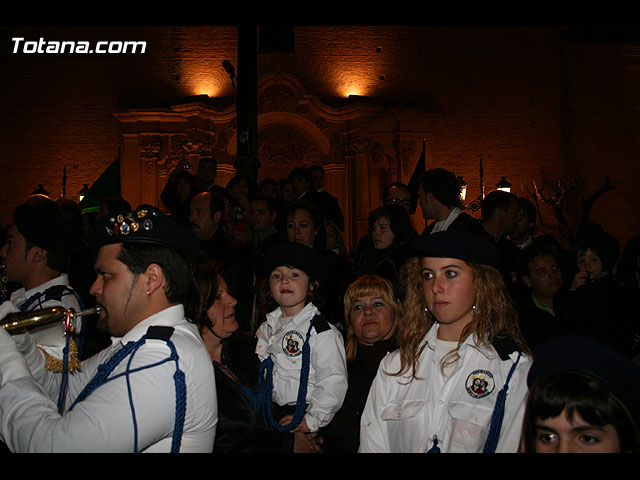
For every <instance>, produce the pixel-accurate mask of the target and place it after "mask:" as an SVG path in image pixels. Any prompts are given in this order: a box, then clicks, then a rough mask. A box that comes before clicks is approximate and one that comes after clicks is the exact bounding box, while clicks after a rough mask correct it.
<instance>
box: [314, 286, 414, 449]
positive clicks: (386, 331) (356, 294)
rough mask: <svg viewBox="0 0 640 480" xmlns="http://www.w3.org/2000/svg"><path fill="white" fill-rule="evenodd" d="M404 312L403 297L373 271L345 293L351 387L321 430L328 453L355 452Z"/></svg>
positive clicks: (348, 370)
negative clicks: (362, 418) (362, 421)
mask: <svg viewBox="0 0 640 480" xmlns="http://www.w3.org/2000/svg"><path fill="white" fill-rule="evenodd" d="M401 315H402V305H401V303H400V300H399V299H398V298H397V295H396V293H395V291H394V289H393V286H392V285H391V282H389V281H388V280H386V279H384V278H382V277H380V276H378V275H372V274H366V275H363V276H361V277H359V278H357V279H356V280H355V281H354V282H353V283H352V284H351V285H349V288H347V291H346V292H345V294H344V317H345V322H346V325H347V339H346V348H345V350H346V356H347V372H348V377H349V386H348V388H347V394H346V396H345V399H344V403H343V404H342V407H341V408H340V410H339V411H338V413H337V414H336V416H335V418H334V419H333V421H332V422H331V423H330V424H329V425H328V426H327V427H326V428H325V429H323V431H322V432H321V435H322V437H323V440H324V441H323V444H322V445H323V449H324V451H325V452H329V453H331V452H340V453H356V452H357V451H358V445H359V443H360V415H361V414H362V410H363V409H364V405H365V403H366V401H367V395H368V394H369V389H370V388H371V383H372V382H373V379H374V378H375V376H376V373H377V371H378V366H379V365H380V361H381V360H382V359H383V358H384V356H385V355H386V354H387V353H388V352H390V351H392V350H395V348H396V339H395V331H396V326H397V322H398V321H399V320H400V318H401Z"/></svg>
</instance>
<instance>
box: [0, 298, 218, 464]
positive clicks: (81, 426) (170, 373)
mask: <svg viewBox="0 0 640 480" xmlns="http://www.w3.org/2000/svg"><path fill="white" fill-rule="evenodd" d="M151 325H161V326H170V327H173V328H174V332H173V334H172V335H171V338H170V340H171V341H172V342H173V343H174V345H175V348H176V350H177V352H178V356H179V360H178V362H179V367H180V370H182V371H183V372H184V374H185V383H186V390H187V409H186V416H185V423H184V430H183V435H182V443H181V448H180V451H181V452H205V453H208V452H211V450H212V448H213V440H214V435H215V427H216V423H217V400H216V390H215V379H214V373H213V366H212V363H211V359H210V358H209V356H208V354H207V352H206V350H205V348H204V344H203V342H202V339H201V338H200V335H199V333H198V330H197V328H196V326H195V325H193V324H192V323H189V322H188V321H187V320H186V319H185V318H184V308H183V307H182V305H176V306H172V307H170V308H167V309H165V310H163V311H161V312H159V313H157V314H155V315H152V316H151V317H148V318H147V319H145V320H144V321H142V322H140V323H139V324H138V325H136V326H135V327H134V328H133V329H131V330H130V331H129V332H128V333H127V334H126V335H124V336H123V337H122V338H114V339H113V343H112V345H111V346H110V347H109V348H106V349H104V350H103V351H101V352H99V353H98V354H96V355H95V356H93V357H92V358H90V359H88V360H86V361H84V362H82V372H79V373H76V374H74V375H70V376H69V391H68V394H67V404H66V409H65V412H66V413H65V414H64V415H63V416H61V415H60V414H59V413H58V411H57V407H56V402H57V396H58V390H59V385H60V377H61V375H60V374H53V373H51V372H49V371H46V370H45V369H44V358H43V355H42V353H41V352H40V351H39V350H37V349H36V348H35V345H34V343H33V342H32V341H29V342H27V343H20V342H18V343H19V348H20V350H21V351H22V352H23V354H24V355H25V357H26V358H27V361H28V364H29V368H30V370H31V372H32V376H26V377H22V378H18V379H16V380H12V381H9V382H8V383H6V384H5V385H3V387H2V388H1V389H0V433H1V435H2V439H3V441H4V442H5V443H6V444H7V446H8V447H9V449H10V450H11V451H13V452H18V453H20V452H65V453H66V452H69V453H75V452H101V453H109V452H125V453H127V452H133V450H134V423H133V417H132V408H131V406H130V403H129V402H130V398H129V393H128V389H127V381H128V382H129V383H130V385H131V392H132V396H131V398H132V401H133V405H134V408H135V416H136V422H137V431H138V449H139V450H140V451H144V452H169V451H170V450H171V442H172V435H173V430H174V422H175V411H176V390H175V387H174V374H175V372H176V364H175V362H174V361H173V360H171V361H168V362H164V363H162V364H160V365H157V366H154V367H153V368H148V369H142V370H140V371H137V372H135V373H130V375H129V376H128V379H127V377H126V376H120V377H119V378H117V379H116V380H112V381H109V382H107V383H104V384H103V385H101V386H100V387H98V388H97V389H95V390H94V391H93V393H91V394H90V395H89V396H88V397H87V398H86V399H85V400H84V401H82V402H79V403H78V404H76V405H75V407H74V408H73V410H71V411H68V408H69V406H70V405H71V403H72V402H73V400H74V399H75V398H76V397H77V396H78V394H79V393H80V392H81V391H82V389H83V388H84V387H85V385H86V384H87V383H88V382H89V381H90V380H91V379H92V378H93V376H94V374H95V373H96V371H97V369H98V366H99V365H101V364H103V363H104V362H106V361H107V360H108V359H109V358H110V357H111V356H112V355H113V354H114V353H115V352H117V351H118V350H120V349H121V348H122V346H123V345H125V344H127V343H128V342H129V341H136V340H138V339H140V338H141V337H142V336H143V335H144V334H145V333H146V332H147V329H148V327H149V326H151ZM28 337H29V336H28V335H24V338H26V339H28ZM169 354H170V350H169V348H168V346H167V343H166V342H165V341H163V340H147V341H146V343H145V344H143V345H142V346H141V347H140V348H139V349H138V350H137V351H136V353H135V355H134V356H133V361H132V363H131V365H130V369H131V370H134V369H136V368H138V367H144V366H147V365H150V364H154V363H156V362H161V361H163V360H165V359H167V358H168V356H169ZM130 358H131V357H130V356H128V357H126V358H125V359H124V360H123V361H122V362H120V364H119V365H118V367H117V368H116V369H115V370H114V372H113V373H112V374H111V375H110V378H113V377H114V376H116V375H118V374H119V373H122V372H124V371H125V370H126V369H127V364H128V361H129V359H130ZM0 368H2V367H1V366H0Z"/></svg>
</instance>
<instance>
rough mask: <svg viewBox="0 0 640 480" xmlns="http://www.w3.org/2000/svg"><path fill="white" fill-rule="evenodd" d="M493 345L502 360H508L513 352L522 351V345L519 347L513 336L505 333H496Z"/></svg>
mask: <svg viewBox="0 0 640 480" xmlns="http://www.w3.org/2000/svg"><path fill="white" fill-rule="evenodd" d="M491 345H492V346H493V348H495V349H496V352H498V355H499V356H500V358H501V359H502V360H508V359H509V355H511V354H512V353H513V352H519V351H520V347H518V344H517V343H516V342H515V341H514V340H513V338H511V336H509V335H507V334H504V333H501V334H498V335H496V337H495V338H494V339H493V341H492V342H491Z"/></svg>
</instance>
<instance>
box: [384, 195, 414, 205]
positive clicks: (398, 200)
mask: <svg viewBox="0 0 640 480" xmlns="http://www.w3.org/2000/svg"><path fill="white" fill-rule="evenodd" d="M387 203H391V204H400V205H404V206H410V205H411V200H407V199H402V198H395V197H394V198H387Z"/></svg>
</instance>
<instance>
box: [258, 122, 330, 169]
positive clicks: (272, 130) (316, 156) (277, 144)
mask: <svg viewBox="0 0 640 480" xmlns="http://www.w3.org/2000/svg"><path fill="white" fill-rule="evenodd" d="M258 159H259V160H260V163H261V165H263V166H264V167H267V168H269V167H281V166H285V165H286V166H291V167H292V166H294V165H295V166H309V165H311V164H314V163H320V160H321V154H320V152H319V151H318V149H317V147H316V146H315V145H314V143H313V142H312V141H311V140H310V139H309V138H307V137H306V136H305V134H304V133H303V132H300V131H299V130H297V129H294V128H291V127H289V126H287V125H284V124H276V125H269V126H267V127H264V128H263V129H261V130H260V148H259V151H258Z"/></svg>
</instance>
